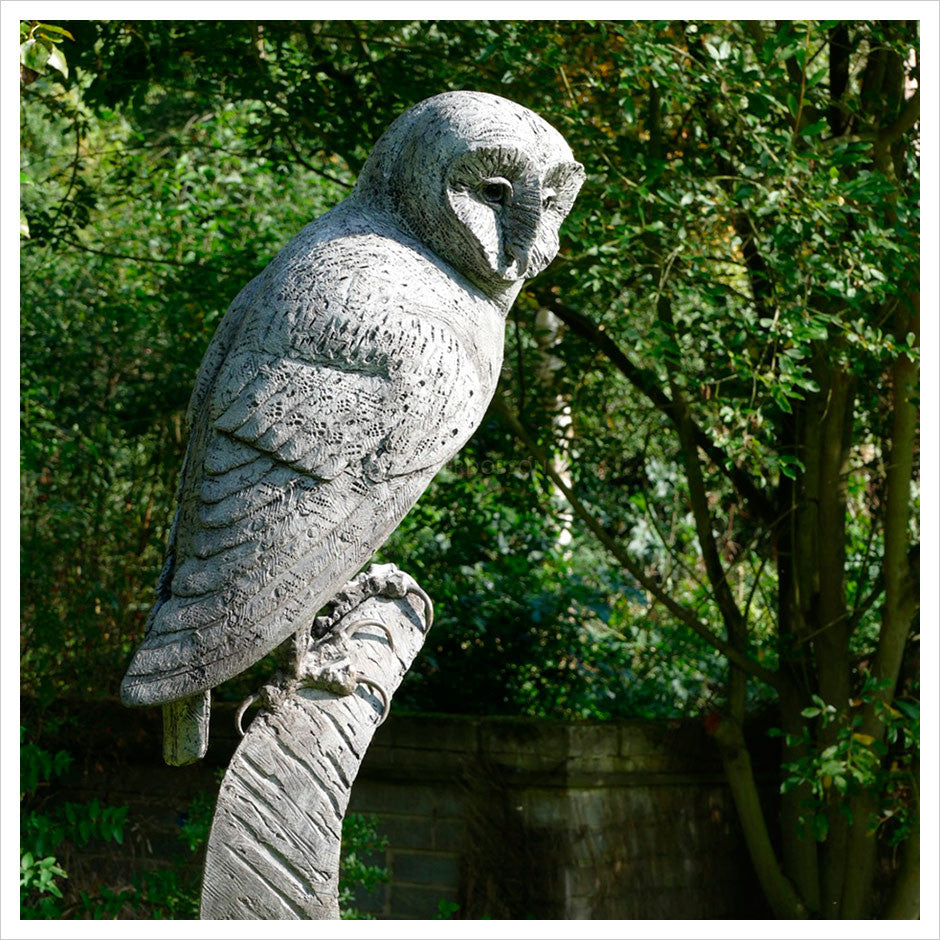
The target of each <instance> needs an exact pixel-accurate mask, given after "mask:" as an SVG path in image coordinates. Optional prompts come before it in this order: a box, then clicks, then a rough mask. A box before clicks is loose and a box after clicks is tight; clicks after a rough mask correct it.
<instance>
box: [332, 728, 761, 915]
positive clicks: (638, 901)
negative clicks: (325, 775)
mask: <svg viewBox="0 0 940 940" xmlns="http://www.w3.org/2000/svg"><path fill="white" fill-rule="evenodd" d="M771 792H772V790H771V788H768V798H771ZM350 810H351V811H353V812H362V813H373V814H375V815H376V817H377V819H378V829H379V831H380V832H382V833H383V834H385V835H386V836H387V838H388V840H389V844H388V848H387V850H386V853H385V858H384V862H385V864H386V865H387V866H388V868H389V870H390V872H391V883H390V884H388V885H383V886H380V887H379V888H378V889H376V890H375V891H374V892H372V893H371V894H369V895H365V894H363V895H360V897H359V898H358V899H357V901H358V905H359V906H360V907H361V908H362V909H364V910H367V911H371V912H373V913H374V914H375V915H376V916H380V917H392V918H394V917H415V918H427V917H433V916H434V915H435V914H436V913H437V912H438V907H439V905H440V902H441V901H452V902H454V903H456V904H458V905H459V909H460V912H459V914H458V916H462V917H480V916H484V915H486V916H491V917H503V918H514V919H524V918H527V917H535V918H553V919H577V918H591V919H599V918H618V919H619V918H624V919H626V918H630V919H646V918H657V919H667V918H688V919H703V918H735V917H762V916H766V915H767V911H766V909H765V907H764V905H763V902H762V900H761V897H760V890H759V887H758V885H757V884H756V881H755V879H754V876H753V874H752V872H751V868H750V864H749V861H748V859H747V852H746V849H745V846H744V844H743V840H742V837H741V834H740V830H739V828H738V825H737V820H736V818H735V815H734V807H733V805H732V801H731V796H730V792H729V791H728V788H727V786H726V784H725V783H724V780H723V777H722V774H721V772H720V764H719V763H718V760H717V757H716V754H715V750H714V745H713V744H712V742H710V741H709V740H708V739H707V737H706V735H705V734H704V732H703V731H702V730H701V728H700V726H699V725H698V724H695V723H688V722H662V723H652V722H613V723H604V724H597V723H594V724H589V723H567V722H550V721H536V720H528V719H498V718H484V719H474V718H453V717H438V718H432V717H417V716H415V717H399V718H397V719H396V720H394V721H391V720H390V721H389V723H388V726H387V728H383V729H382V731H380V733H379V734H377V735H376V738H375V741H374V742H373V746H372V748H371V749H370V751H369V754H368V756H367V758H366V760H365V761H364V763H363V767H362V770H361V771H360V776H359V779H358V780H357V782H356V784H355V786H354V788H353V795H352V800H351V803H350Z"/></svg>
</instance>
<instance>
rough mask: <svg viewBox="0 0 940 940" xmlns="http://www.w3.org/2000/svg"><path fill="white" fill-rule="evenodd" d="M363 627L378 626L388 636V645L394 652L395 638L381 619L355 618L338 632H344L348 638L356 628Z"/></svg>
mask: <svg viewBox="0 0 940 940" xmlns="http://www.w3.org/2000/svg"><path fill="white" fill-rule="evenodd" d="M364 627H379V628H380V629H381V630H383V631H384V632H385V635H386V636H387V637H388V645H389V648H390V649H391V651H392V652H393V653H394V652H395V638H394V637H393V636H392V631H391V630H389V628H388V627H386V626H385V624H384V623H382V621H381V620H355V621H353V622H352V623H350V624H349V625H348V626H345V627H343V628H342V629H341V630H340V632H341V633H344V634H345V635H346V636H347V637H349V639H350V640H351V639H352V638H353V634H354V633H356V632H357V631H358V630H361V629H363V628H364Z"/></svg>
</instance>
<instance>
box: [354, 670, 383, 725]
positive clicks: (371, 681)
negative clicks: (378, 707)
mask: <svg viewBox="0 0 940 940" xmlns="http://www.w3.org/2000/svg"><path fill="white" fill-rule="evenodd" d="M357 678H358V680H359V682H360V684H361V685H367V686H371V687H372V688H373V689H375V691H376V692H378V693H379V696H380V697H381V699H382V715H381V717H380V718H379V720H378V721H377V722H376V723H375V726H376V727H378V726H379V725H381V724H382V723H383V722H384V721H385V719H386V718H388V714H389V712H390V711H391V710H392V703H391V700H390V699H389V697H388V692H386V691H385V689H384V688H382V686H381V685H379V683H378V682H376V681H375V680H374V679H369V678H368V677H367V676H358V677H357Z"/></svg>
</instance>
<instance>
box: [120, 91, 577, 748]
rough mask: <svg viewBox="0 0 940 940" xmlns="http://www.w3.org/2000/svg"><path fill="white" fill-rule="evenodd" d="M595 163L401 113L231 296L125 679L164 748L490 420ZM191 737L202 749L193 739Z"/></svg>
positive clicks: (548, 140) (532, 142)
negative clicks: (518, 318)
mask: <svg viewBox="0 0 940 940" xmlns="http://www.w3.org/2000/svg"><path fill="white" fill-rule="evenodd" d="M583 179H584V169H583V167H582V166H581V165H580V164H579V163H577V162H575V160H574V159H573V157H572V154H571V150H570V148H569V147H568V145H567V143H566V142H565V140H564V138H563V137H562V136H561V134H559V133H558V131H556V130H555V129H554V128H553V127H551V126H550V125H549V124H548V123H546V122H545V121H544V120H542V119H541V118H540V117H538V116H537V115H536V114H534V113H533V112H532V111H529V110H528V109H526V108H524V107H522V106H521V105H518V104H516V103H514V102H512V101H508V100H506V99H504V98H500V97H497V96H495V95H489V94H482V93H477V92H469V91H456V92H449V93H446V94H442V95H437V96H435V97H433V98H429V99H427V100H426V101H422V102H420V103H419V104H417V105H415V106H414V107H412V108H410V109H409V110H408V111H406V112H404V113H403V114H402V115H401V116H400V117H398V119H397V120H396V121H395V122H394V123H393V124H392V125H391V126H390V127H389V128H388V130H387V131H386V132H385V134H384V135H383V136H382V137H381V139H380V140H379V141H378V143H377V144H376V146H375V148H374V149H373V151H372V153H371V154H370V156H369V158H368V160H367V161H366V164H365V166H364V167H363V170H362V173H361V175H360V177H359V180H358V182H357V184H356V187H355V189H354V190H353V192H352V194H351V195H350V196H349V197H348V198H347V199H346V200H345V201H343V202H342V203H341V204H340V205H338V206H336V207H335V208H334V209H332V210H331V211H330V212H328V213H326V214H325V215H323V216H322V217H320V218H319V219H317V220H315V221H314V222H312V223H310V224H309V225H308V226H306V228H304V229H303V230H302V231H301V232H300V234H299V235H297V236H296V237H295V238H294V239H293V240H292V241H291V242H290V243H289V244H288V245H287V246H286V247H285V248H284V249H283V250H282V251H281V252H280V253H279V254H278V255H277V256H276V257H275V258H274V260H273V261H271V263H270V264H269V265H268V267H267V268H265V269H264V271H262V272H261V273H260V274H259V275H258V276H257V277H256V278H255V279H254V280H252V281H251V282H250V283H249V284H248V285H247V286H246V287H245V288H244V289H243V290H242V291H241V292H240V293H239V294H238V296H237V297H236V298H235V300H234V301H233V303H232V305H231V306H230V307H229V309H228V311H227V313H226V314H225V317H224V318H223V320H222V322H221V323H220V325H219V327H218V330H217V332H216V334H215V336H214V337H213V339H212V342H211V344H210V345H209V348H208V350H207V352H206V354H205V358H204V359H203V362H202V365H201V366H200V369H199V373H198V376H197V378H196V384H195V389H194V391H193V394H192V399H191V402H190V405H189V411H188V416H187V421H188V425H189V428H190V438H189V444H188V447H187V451H186V456H185V459H184V463H183V469H182V473H181V476H180V483H179V491H178V500H179V503H178V508H177V511H176V516H175V519H174V521H173V525H172V527H171V530H170V535H169V544H168V549H167V554H166V560H165V563H164V567H163V570H162V573H161V576H160V579H159V582H158V585H157V598H156V602H155V604H154V606H153V609H152V610H151V612H150V615H149V618H148V621H147V628H146V634H145V636H144V639H143V641H142V643H141V645H140V647H139V648H138V650H137V652H136V653H135V655H134V657H133V659H132V661H131V663H130V666H129V668H128V670H127V674H126V675H125V677H124V680H123V683H122V686H121V696H122V700H123V701H124V703H125V704H127V705H135V706H142V705H163V706H164V716H165V730H164V734H165V736H166V738H167V740H166V741H165V746H164V756H165V758H166V759H167V760H168V762H170V763H184V762H189V761H190V760H194V759H197V758H198V757H201V756H202V754H203V753H204V751H205V746H206V740H205V739H206V734H205V733H201V735H198V736H197V737H199V743H197V744H196V745H195V746H189V747H183V746H177V745H178V742H175V741H174V739H177V738H185V737H187V736H188V735H191V734H192V733H193V728H194V727H198V726H201V727H202V728H204V729H207V722H208V705H209V690H210V689H212V688H213V687H214V686H216V685H218V684H219V683H221V682H224V681H225V680H227V679H229V678H231V677H232V676H235V675H237V674H238V673H240V672H242V671H243V670H245V669H246V668H248V667H250V666H251V665H252V664H253V663H255V662H256V661H257V660H259V659H260V658H261V657H262V656H264V655H265V654H267V653H268V652H270V651H271V650H273V649H274V648H275V647H277V646H279V645H280V644H281V643H283V642H284V641H285V640H286V639H288V638H289V637H290V636H291V635H292V634H298V635H301V634H302V633H303V632H304V631H306V632H307V633H308V634H309V631H310V626H311V623H312V622H313V619H314V617H315V615H316V614H317V611H318V610H319V609H320V608H322V607H323V606H324V605H325V604H326V603H327V602H328V601H329V600H330V599H331V598H332V597H333V596H334V595H335V594H336V593H337V591H339V590H340V588H342V586H343V585H344V583H345V582H346V581H347V580H348V579H349V578H350V577H351V576H352V575H353V574H355V572H357V571H358V570H359V569H360V568H361V567H362V566H363V565H364V564H365V563H366V562H367V561H368V559H369V558H370V556H371V555H372V554H373V552H374V551H375V550H376V549H377V548H378V547H379V546H380V545H382V543H383V542H384V541H385V540H386V539H387V538H388V537H389V535H390V534H391V533H392V532H393V530H394V529H395V528H396V526H398V524H399V523H400V522H401V520H402V519H403V518H404V516H405V515H406V514H407V513H408V511H409V510H410V509H411V507H412V506H413V505H414V503H415V502H416V500H417V499H418V497H419V496H420V495H421V494H422V492H423V491H424V490H425V488H426V487H427V485H428V483H430V481H431V479H432V478H433V477H434V475H435V474H436V473H437V472H438V470H440V469H441V467H442V466H443V465H444V464H445V463H447V461H449V460H450V459H451V458H452V457H453V456H454V455H455V454H456V453H457V451H458V450H459V449H460V448H461V447H462V446H463V444H464V443H465V442H466V441H467V439H468V438H469V437H470V435H471V434H472V433H473V432H474V430H475V429H476V428H477V426H478V425H479V423H480V421H481V420H482V418H483V415H484V412H485V411H486V408H487V405H488V404H489V402H490V400H491V398H492V396H493V393H494V390H495V387H496V382H497V379H498V376H499V373H500V367H501V364H502V356H503V332H504V321H505V318H506V314H507V312H508V311H509V308H510V306H511V304H512V303H513V301H514V300H515V298H516V296H517V295H518V293H519V290H520V288H521V286H522V282H523V280H524V279H525V278H528V277H532V276H533V275H535V274H537V273H538V272H540V271H541V270H543V269H544V268H545V267H546V265H548V264H549V262H550V261H551V260H552V258H554V256H555V254H556V252H557V251H558V230H559V226H560V225H561V223H562V221H563V220H564V218H565V216H566V215H567V214H568V212H569V210H570V209H571V206H572V203H573V202H574V199H575V196H576V195H577V193H578V190H579V189H580V186H581V183H582V181H583ZM194 751H195V752H194Z"/></svg>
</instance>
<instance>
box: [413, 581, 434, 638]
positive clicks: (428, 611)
mask: <svg viewBox="0 0 940 940" xmlns="http://www.w3.org/2000/svg"><path fill="white" fill-rule="evenodd" d="M408 592H409V593H410V594H417V595H418V597H420V598H421V601H422V602H423V604H424V632H425V633H427V632H428V631H429V630H430V629H431V627H432V626H433V625H434V604H433V603H432V602H431V598H430V597H429V596H428V594H427V592H426V591H425V590H424V588H422V587H419V586H418V584H417V582H415V583H413V584H412V585H411V587H410V588H409V589H408Z"/></svg>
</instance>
